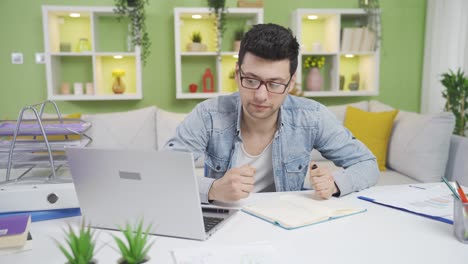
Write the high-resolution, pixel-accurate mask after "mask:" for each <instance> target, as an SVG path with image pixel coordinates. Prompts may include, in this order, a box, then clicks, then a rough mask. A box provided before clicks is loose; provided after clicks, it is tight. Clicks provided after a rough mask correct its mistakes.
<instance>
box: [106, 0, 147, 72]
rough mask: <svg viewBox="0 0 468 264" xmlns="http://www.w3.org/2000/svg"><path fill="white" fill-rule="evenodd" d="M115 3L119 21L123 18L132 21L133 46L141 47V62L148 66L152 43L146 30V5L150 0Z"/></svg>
mask: <svg viewBox="0 0 468 264" xmlns="http://www.w3.org/2000/svg"><path fill="white" fill-rule="evenodd" d="M114 3H115V8H114V13H116V14H118V15H119V17H118V18H119V21H121V19H122V18H123V17H128V18H129V19H130V25H131V26H130V29H131V30H130V34H131V38H132V44H133V45H134V46H140V47H141V60H142V61H143V64H144V65H146V61H147V59H148V56H149V55H150V53H151V52H150V47H151V41H150V38H149V35H148V32H147V30H146V12H145V5H147V4H149V0H114Z"/></svg>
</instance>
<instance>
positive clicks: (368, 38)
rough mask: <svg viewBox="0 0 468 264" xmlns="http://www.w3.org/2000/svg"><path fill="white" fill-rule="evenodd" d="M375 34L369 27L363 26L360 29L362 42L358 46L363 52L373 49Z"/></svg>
mask: <svg viewBox="0 0 468 264" xmlns="http://www.w3.org/2000/svg"><path fill="white" fill-rule="evenodd" d="M376 40H377V36H376V34H375V32H373V31H371V30H370V29H369V28H367V27H365V28H363V31H362V42H361V46H360V49H359V50H360V51H363V52H372V51H374V46H375V42H376Z"/></svg>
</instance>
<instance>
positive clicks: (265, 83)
mask: <svg viewBox="0 0 468 264" xmlns="http://www.w3.org/2000/svg"><path fill="white" fill-rule="evenodd" d="M242 74H243V71H242V68H241V67H239V78H240V83H241V86H242V87H243V88H245V89H249V90H258V89H259V88H260V87H261V86H262V85H263V84H264V85H265V88H266V89H267V91H268V92H269V93H273V94H284V92H286V89H288V86H289V84H290V83H291V79H292V75H291V76H290V77H289V81H288V83H286V84H284V83H279V82H273V81H264V80H259V79H256V78H252V77H244V76H242ZM244 79H250V80H255V81H259V82H260V83H259V84H258V87H257V88H252V87H245V86H244V84H243V80H244ZM269 83H274V84H278V85H282V86H284V89H283V91H282V92H281V93H278V92H273V91H270V89H269V88H268V84H269Z"/></svg>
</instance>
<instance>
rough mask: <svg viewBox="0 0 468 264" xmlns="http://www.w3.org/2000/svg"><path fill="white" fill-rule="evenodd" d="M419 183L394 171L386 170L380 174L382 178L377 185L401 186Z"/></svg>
mask: <svg viewBox="0 0 468 264" xmlns="http://www.w3.org/2000/svg"><path fill="white" fill-rule="evenodd" d="M418 182H419V181H417V180H415V179H413V178H410V177H408V176H406V175H403V174H401V173H399V172H397V171H394V170H386V171H381V172H380V177H379V180H378V182H377V184H376V185H399V184H411V183H418Z"/></svg>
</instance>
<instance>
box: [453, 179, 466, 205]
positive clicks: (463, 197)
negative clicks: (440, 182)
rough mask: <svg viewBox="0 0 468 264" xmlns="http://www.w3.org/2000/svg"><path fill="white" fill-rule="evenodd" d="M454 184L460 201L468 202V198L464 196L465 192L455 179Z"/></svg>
mask: <svg viewBox="0 0 468 264" xmlns="http://www.w3.org/2000/svg"><path fill="white" fill-rule="evenodd" d="M455 184H456V185H457V190H458V194H459V195H460V199H461V200H462V202H464V203H468V198H466V195H465V192H464V191H463V189H462V187H461V186H460V184H459V183H458V181H455Z"/></svg>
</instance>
